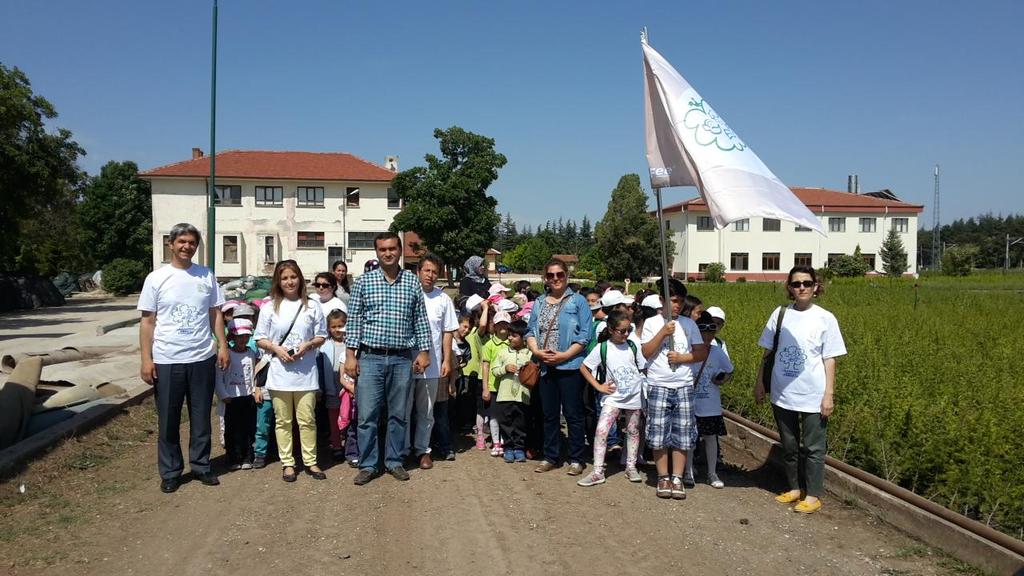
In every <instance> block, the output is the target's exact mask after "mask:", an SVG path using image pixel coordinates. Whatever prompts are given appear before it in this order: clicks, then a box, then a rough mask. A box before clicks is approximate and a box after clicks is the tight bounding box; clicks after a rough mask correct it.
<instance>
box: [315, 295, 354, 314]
mask: <svg viewBox="0 0 1024 576" xmlns="http://www.w3.org/2000/svg"><path fill="white" fill-rule="evenodd" d="M318 302H319V301H318ZM319 304H320V311H321V312H323V313H324V318H327V315H328V314H330V313H331V312H334V311H335V310H341V311H342V312H344V313H345V314H348V306H346V305H345V303H344V302H342V301H341V299H340V298H338V297H334V298H331V299H330V300H328V301H327V302H319Z"/></svg>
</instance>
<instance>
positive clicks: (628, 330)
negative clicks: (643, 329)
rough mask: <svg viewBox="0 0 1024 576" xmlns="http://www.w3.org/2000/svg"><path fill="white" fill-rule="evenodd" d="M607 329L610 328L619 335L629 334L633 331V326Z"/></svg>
mask: <svg viewBox="0 0 1024 576" xmlns="http://www.w3.org/2000/svg"><path fill="white" fill-rule="evenodd" d="M609 330H611V331H612V332H615V333H616V334H618V335H619V336H629V334H630V333H631V332H632V331H633V327H632V326H627V327H625V328H621V329H619V328H609Z"/></svg>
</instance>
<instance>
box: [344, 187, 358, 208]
mask: <svg viewBox="0 0 1024 576" xmlns="http://www.w3.org/2000/svg"><path fill="white" fill-rule="evenodd" d="M345 202H346V204H347V205H348V207H349V208H359V188H356V187H354V186H349V187H348V188H345Z"/></svg>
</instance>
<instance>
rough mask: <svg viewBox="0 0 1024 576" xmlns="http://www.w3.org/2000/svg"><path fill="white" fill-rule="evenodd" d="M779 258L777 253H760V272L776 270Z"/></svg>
mask: <svg viewBox="0 0 1024 576" xmlns="http://www.w3.org/2000/svg"><path fill="white" fill-rule="evenodd" d="M779 256H780V255H779V253H778V252H762V253H761V270H778V269H779V261H780V258H779Z"/></svg>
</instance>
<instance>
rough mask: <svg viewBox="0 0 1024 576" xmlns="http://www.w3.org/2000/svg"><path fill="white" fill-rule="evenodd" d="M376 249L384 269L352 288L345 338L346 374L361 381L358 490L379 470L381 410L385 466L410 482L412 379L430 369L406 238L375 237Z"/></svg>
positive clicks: (423, 314)
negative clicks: (406, 452)
mask: <svg viewBox="0 0 1024 576" xmlns="http://www.w3.org/2000/svg"><path fill="white" fill-rule="evenodd" d="M373 246H374V249H375V250H376V251H377V260H378V261H379V262H380V268H379V269H377V270H371V271H370V272H367V273H366V274H363V275H362V276H360V277H359V279H358V280H356V282H355V285H354V286H353V287H352V295H351V296H350V297H349V301H348V325H347V326H346V328H347V329H348V330H347V334H346V336H345V344H346V346H347V347H348V352H347V355H346V357H345V373H346V374H348V375H349V376H350V377H352V378H353V379H358V383H357V384H356V406H358V409H357V412H358V415H359V423H358V428H357V434H356V436H357V438H358V443H359V474H357V475H356V477H355V480H354V482H355V484H356V485H357V486H362V485H363V484H366V483H367V482H369V481H370V480H372V479H373V477H374V476H376V475H377V474H378V473H379V472H380V450H379V448H378V446H379V444H378V433H379V431H378V426H377V423H378V421H379V419H380V412H381V408H382V407H386V409H387V414H388V425H387V436H386V437H385V448H386V450H385V454H384V468H385V469H386V470H387V471H388V473H390V474H391V475H392V476H394V477H395V478H396V479H398V480H408V479H409V473H408V472H406V471H405V468H404V467H403V466H402V451H403V448H404V446H405V438H406V427H407V426H408V424H409V423H408V422H407V421H406V416H405V415H406V413H407V412H408V410H407V407H408V403H409V396H410V394H409V392H410V390H411V389H412V375H413V373H414V372H415V373H417V374H420V373H422V372H423V371H424V370H425V369H426V368H427V366H429V365H430V326H429V324H428V323H427V309H426V304H425V303H424V301H423V289H422V288H421V286H420V281H419V278H417V277H416V274H415V273H413V272H409V271H408V270H402V269H401V267H400V266H399V262H398V258H399V255H400V254H401V252H402V240H401V239H400V238H399V237H398V235H397V234H395V233H394V232H383V233H381V234H378V235H377V237H376V238H374V239H373ZM414 356H415V359H413V357H414Z"/></svg>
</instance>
